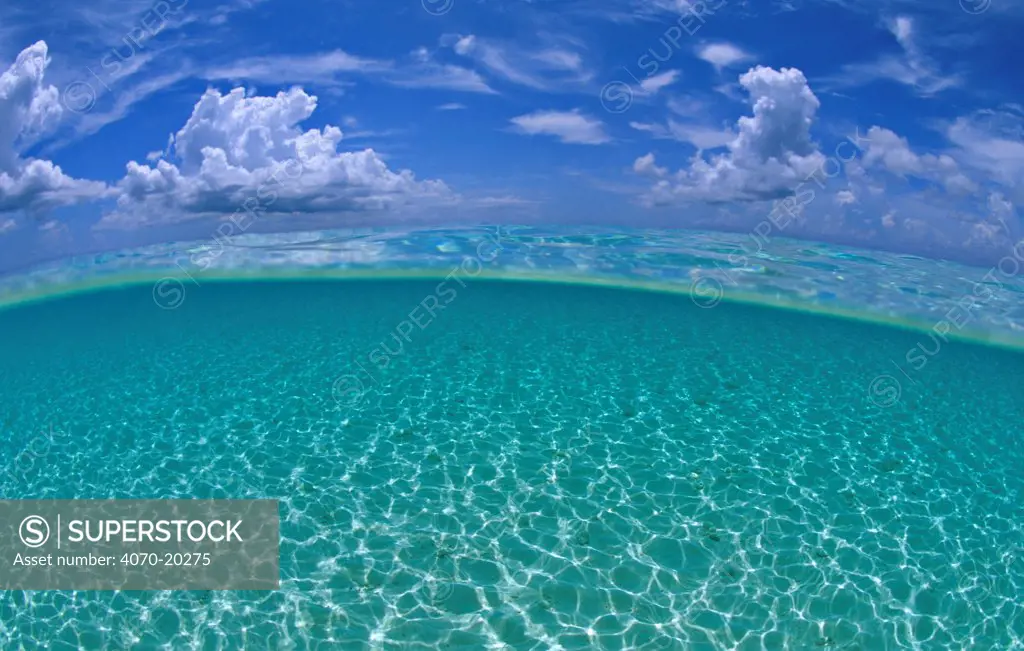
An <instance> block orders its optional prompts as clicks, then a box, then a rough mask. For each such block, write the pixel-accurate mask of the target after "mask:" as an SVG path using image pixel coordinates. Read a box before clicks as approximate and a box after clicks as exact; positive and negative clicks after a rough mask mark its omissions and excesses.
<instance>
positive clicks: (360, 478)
mask: <svg viewBox="0 0 1024 651" xmlns="http://www.w3.org/2000/svg"><path fill="white" fill-rule="evenodd" d="M436 284H437V281H434V280H432V281H410V280H403V281H381V280H373V281H333V282H300V281H293V282H257V281H252V282H232V283H216V284H210V285H207V286H204V287H202V289H201V290H200V291H196V292H194V294H193V295H192V296H190V298H189V301H187V302H186V303H185V304H183V305H182V306H181V308H180V309H177V310H173V311H161V310H157V309H154V308H153V306H152V302H151V301H152V297H151V292H150V287H149V286H148V285H146V286H142V285H140V286H132V287H127V288H120V289H112V290H107V291H100V292H95V293H89V294H78V295H71V296H65V297H63V298H60V299H55V300H52V301H46V302H38V303H32V304H27V305H23V306H19V307H16V308H13V309H9V310H6V311H4V312H0V333H2V337H0V417H2V419H3V420H2V426H3V428H4V430H5V432H6V434H5V436H4V437H3V440H2V445H3V448H4V449H3V459H5V460H6V461H7V466H6V467H5V468H4V472H3V474H2V475H0V495H2V497H4V498H7V499H21V498H37V499H51V498H52V499H57V498H61V499H71V498H183V497H184V498H252V497H270V498H277V499H280V500H281V516H282V523H281V532H282V546H281V554H282V558H281V568H282V569H281V571H282V587H281V590H279V591H277V592H271V593H258V592H253V593H244V592H150V593H147V592H132V593H129V592H124V593H112V592H4V593H0V648H3V649H25V650H35V649H40V650H41V649H46V650H57V651H71V650H73V649H104V650H105V649H140V650H151V649H152V650H157V649H203V650H205V649H210V650H225V651H227V650H233V649H260V650H262V649H268V650H270V649H273V650H281V649H294V650H303V651H304V650H314V649H315V650H327V649H353V650H356V649H360V650H361V649H367V650H370V649H373V650H389V651H391V650H401V649H409V650H414V649H445V650H450V651H453V650H457V649H515V650H520V649H522V650H532V649H536V650H548V649H565V650H569V649H616V650H619V649H638V650H639V649H642V650H650V651H654V650H665V651H667V650H679V651H683V650H692V651H723V650H727V649H728V650H742V651H754V650H794V651H796V650H801V651H804V650H807V649H836V650H839V649H842V650H846V651H853V650H859V651H887V650H890V649H891V650H896V649H927V650H933V649H934V650H945V649H949V650H962V649H985V650H989V649H992V650H996V649H998V650H1005V649H1024V642H1022V640H1024V610H1022V603H1021V598H1022V597H1021V595H1022V594H1024V559H1022V558H1021V555H1022V553H1024V513H1022V510H1024V506H1022V505H1024V501H1022V499H1021V498H1022V494H1021V490H1022V485H1024V479H1022V473H1021V468H1022V467H1024V447H1022V444H1021V423H1022V422H1024V397H1022V394H1021V392H1020V389H1021V379H1022V377H1024V355H1021V354H1019V353H1016V352H1013V351H1007V350H1000V349H996V348H987V347H982V346H979V345H975V344H968V343H960V342H949V343H948V344H946V345H945V346H944V347H943V348H942V350H941V353H940V354H938V355H936V356H935V357H934V358H932V359H931V360H930V362H929V364H928V365H927V366H926V367H925V368H924V369H922V370H921V371H920V372H919V373H918V374H917V375H916V376H915V378H914V381H915V382H916V383H917V385H916V386H915V387H914V390H913V391H907V392H906V393H905V394H904V396H903V397H902V399H901V400H900V401H898V402H897V403H896V404H894V405H891V406H889V407H888V408H881V407H879V406H877V405H876V404H874V403H872V401H871V399H870V396H869V395H868V394H867V393H866V392H865V391H864V387H865V385H866V383H867V382H868V381H869V380H870V378H871V377H873V376H874V375H875V374H877V371H878V369H879V368H884V367H885V366H886V365H887V364H888V363H889V359H890V358H891V357H892V355H893V354H894V351H896V352H899V351H904V350H906V349H908V348H910V347H912V346H913V345H915V343H916V342H917V340H918V339H919V338H920V335H918V334H915V333H913V332H910V331H903V330H898V329H892V328H886V327H882V326H877V325H871V324H865V323H858V322H853V321H847V320H841V319H838V318H831V317H822V316H819V317H813V316H808V315H806V314H799V313H795V312H788V311H783V310H777V309H768V308H764V307H758V306H749V305H740V304H728V303H723V304H721V305H719V306H717V307H716V308H715V309H711V310H707V309H700V308H699V307H698V306H696V305H694V304H693V302H692V301H691V300H690V299H689V298H688V297H687V296H683V295H672V294H662V293H650V292H636V291H626V290H622V289H612V288H598V287H583V286H568V285H553V284H537V283H507V282H491V281H482V280H474V281H471V282H468V283H467V286H466V287H465V288H462V289H460V291H459V294H458V297H457V299H456V300H455V301H453V302H452V303H451V304H450V305H449V306H448V307H447V308H446V309H445V310H443V311H441V312H438V313H437V315H436V319H435V320H434V321H432V322H431V323H430V324H429V325H428V326H427V327H425V328H423V329H421V330H420V329H417V330H416V331H414V332H413V333H412V334H411V335H410V337H409V340H408V341H403V342H402V348H401V350H400V351H399V352H397V353H395V354H393V355H391V356H390V358H389V363H388V365H387V366H386V368H381V367H380V366H379V365H377V366H375V365H373V363H372V361H370V359H369V353H370V352H371V351H373V350H375V349H378V348H379V346H380V345H381V343H382V342H384V343H388V342H390V343H389V345H390V346H391V347H392V348H394V346H396V344H397V341H395V340H392V334H393V332H394V329H395V326H396V324H397V323H399V322H400V321H401V320H403V319H406V318H407V317H408V314H409V311H410V309H411V308H412V307H414V306H416V305H418V304H420V303H421V301H422V300H423V297H424V296H427V295H429V294H431V293H433V292H434V291H435V286H436ZM351 373H365V376H366V377H365V379H366V381H365V383H364V386H365V389H364V390H362V391H361V392H359V393H358V394H356V395H355V396H353V399H351V400H345V401H339V400H338V399H337V396H336V395H335V393H336V392H335V391H334V385H335V382H336V379H337V378H338V377H340V376H344V375H346V374H351ZM39 437H43V441H44V443H43V444H42V445H40V444H39V443H38V441H39ZM26 450H31V453H28V454H26V452H25V451H26ZM11 460H16V461H17V464H12V463H11Z"/></svg>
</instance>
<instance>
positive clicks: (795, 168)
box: [642, 66, 825, 204]
mask: <svg viewBox="0 0 1024 651" xmlns="http://www.w3.org/2000/svg"><path fill="white" fill-rule="evenodd" d="M740 84H741V85H742V87H743V88H745V89H746V91H747V92H748V93H749V94H750V97H751V100H752V103H753V112H754V114H753V116H750V117H742V118H740V119H739V121H738V122H737V123H736V133H737V135H736V136H735V138H733V139H732V141H731V142H729V143H728V145H727V147H728V151H727V152H726V153H723V154H719V155H715V156H712V157H711V158H710V159H707V160H705V158H704V155H703V152H701V151H698V152H697V154H696V155H695V156H694V158H693V160H692V162H691V164H690V167H689V168H688V169H682V170H679V171H678V172H676V173H675V174H673V175H670V176H667V177H665V178H661V179H659V180H658V181H657V183H656V184H655V186H654V188H653V189H652V191H651V194H650V195H649V196H648V197H647V199H648V201H650V202H651V203H657V204H663V203H671V202H673V201H677V200H683V201H706V202H709V203H720V202H729V201H759V200H767V199H778V198H781V197H785V196H788V195H790V194H792V193H793V191H794V188H795V187H796V186H797V185H798V184H799V183H800V182H802V181H804V180H806V179H807V178H808V177H809V176H810V175H811V174H813V173H814V172H815V171H816V170H818V169H820V167H821V165H822V164H823V163H824V161H825V157H824V156H823V155H822V154H821V152H819V151H818V148H817V146H816V144H815V143H814V142H813V141H812V140H811V135H810V128H811V124H812V122H813V121H814V117H815V114H816V112H817V110H818V106H819V102H818V98H817V97H815V96H814V93H812V92H811V89H810V88H809V87H808V86H807V79H806V78H805V77H804V75H803V73H802V72H800V71H799V70H797V69H795V68H783V69H782V70H774V69H772V68H766V67H762V66H758V67H756V68H753V69H751V70H750V71H748V72H747V73H745V74H744V75H742V76H741V77H740ZM642 167H643V168H645V169H658V168H657V167H656V166H655V165H654V161H653V157H652V158H651V160H650V163H649V164H645V165H642Z"/></svg>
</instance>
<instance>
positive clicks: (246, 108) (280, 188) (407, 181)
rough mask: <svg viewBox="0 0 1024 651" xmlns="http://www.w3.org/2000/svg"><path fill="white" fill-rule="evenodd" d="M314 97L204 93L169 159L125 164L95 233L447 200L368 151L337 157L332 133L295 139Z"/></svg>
mask: <svg viewBox="0 0 1024 651" xmlns="http://www.w3.org/2000/svg"><path fill="white" fill-rule="evenodd" d="M316 105H317V99H316V97H315V96H312V95H308V94H306V92H305V91H303V90H302V89H301V88H293V89H291V90H289V91H287V92H280V93H278V94H277V95H275V96H273V97H260V96H256V97H252V96H247V95H246V92H245V90H244V89H242V88H236V89H234V90H232V91H231V92H229V93H227V94H224V95H222V94H221V93H220V92H219V91H217V90H214V89H211V90H208V91H206V93H205V94H204V95H203V96H202V98H201V99H200V100H199V101H198V103H196V105H195V108H194V110H193V112H192V116H191V117H190V118H189V119H188V121H187V122H186V123H185V126H183V127H182V128H181V129H180V130H179V131H178V132H177V133H176V134H174V136H173V137H172V140H171V144H170V146H169V148H168V157H169V158H172V159H174V162H172V161H170V160H159V161H157V162H156V163H155V164H153V165H144V164H141V163H138V162H135V161H132V162H130V163H128V165H127V174H126V175H125V177H124V178H123V179H122V180H121V181H120V182H119V184H118V189H119V190H120V191H121V196H120V197H119V198H118V207H117V210H116V211H114V212H112V213H110V214H108V215H106V216H105V217H104V218H103V220H102V221H101V226H103V227H113V226H135V225H140V224H147V223H158V222H166V221H177V220H182V219H187V218H189V217H193V216H200V215H203V214H215V213H234V212H236V211H237V210H239V209H244V210H246V211H247V212H248V213H249V214H250V215H252V216H253V217H254V218H255V217H258V216H261V215H263V214H274V213H277V214H281V213H292V212H306V213H310V212H313V213H315V212H332V211H338V212H341V211H358V210H367V209H386V208H393V207H397V206H400V205H403V204H407V203H411V202H419V201H427V200H432V199H433V200H449V199H451V198H452V196H453V195H452V194H451V192H450V190H449V189H448V187H447V186H446V185H445V184H444V183H443V182H441V181H418V180H417V179H416V178H415V177H414V175H413V173H412V172H410V171H408V170H401V171H399V172H394V171H392V170H390V169H389V168H388V167H387V165H386V164H385V163H384V161H383V160H382V159H381V158H380V156H379V155H378V154H377V153H376V152H374V151H373V150H372V149H364V150H362V151H353V152H339V151H338V145H339V143H340V142H341V139H342V132H341V130H340V129H339V128H338V127H335V126H330V125H328V126H325V127H323V128H322V129H309V130H307V131H303V130H302V129H301V128H300V127H299V124H300V123H301V122H303V121H304V120H306V119H307V118H309V117H310V116H311V115H312V114H313V111H315V110H316Z"/></svg>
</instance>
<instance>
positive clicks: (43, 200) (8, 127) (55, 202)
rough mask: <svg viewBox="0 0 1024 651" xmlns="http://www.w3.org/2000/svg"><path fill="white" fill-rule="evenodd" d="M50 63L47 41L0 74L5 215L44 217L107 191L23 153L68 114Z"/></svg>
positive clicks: (0, 177) (0, 189) (0, 200)
mask: <svg viewBox="0 0 1024 651" xmlns="http://www.w3.org/2000/svg"><path fill="white" fill-rule="evenodd" d="M49 63H50V57H49V53H48V49H47V46H46V43H45V42H44V41H39V42H37V43H35V44H33V45H30V46H29V47H27V48H25V49H24V50H22V51H21V53H20V54H18V57H17V59H16V60H15V61H14V63H13V64H12V65H11V67H10V68H8V69H7V71H6V72H4V73H3V74H0V213H4V212H18V211H25V212H28V213H32V214H36V215H38V214H39V213H41V212H43V211H45V210H47V209H50V208H55V207H59V206H66V205H70V204H74V203H77V202H79V201H85V200H90V199H95V198H97V197H100V196H103V195H104V194H105V193H106V192H107V187H106V186H105V185H104V184H103V183H98V182H95V181H84V180H79V179H73V178H71V177H69V176H67V175H66V174H64V172H63V171H62V170H61V169H60V167H58V166H57V165H54V164H53V163H52V162H51V161H48V160H40V159H36V158H23V157H22V155H21V152H22V151H24V150H25V149H26V148H28V147H29V146H31V145H33V144H34V143H36V142H37V141H38V140H39V138H40V137H42V136H44V135H46V134H47V133H49V132H51V131H52V130H53V129H54V128H55V127H56V126H57V124H58V123H59V121H60V119H61V115H62V114H63V107H62V106H61V104H60V98H59V95H58V92H57V88H56V87H55V86H52V85H47V84H46V83H45V82H44V81H43V77H44V76H45V73H46V67H47V66H48V65H49ZM5 223H6V222H5Z"/></svg>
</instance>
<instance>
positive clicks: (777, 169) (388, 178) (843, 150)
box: [0, 0, 1024, 269]
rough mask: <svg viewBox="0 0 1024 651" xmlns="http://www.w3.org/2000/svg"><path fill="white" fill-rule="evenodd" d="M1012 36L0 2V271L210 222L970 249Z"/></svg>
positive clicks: (962, 22)
mask: <svg viewBox="0 0 1024 651" xmlns="http://www.w3.org/2000/svg"><path fill="white" fill-rule="evenodd" d="M12 5H16V6H12ZM1022 26H1024V2H1020V1H1019V0H1014V1H1012V2H1011V0H960V1H959V2H958V1H957V0H931V1H930V2H927V3H925V2H917V1H913V2H910V1H902V2H880V1H878V0H859V1H858V2H847V0H784V1H766V2H762V3H757V4H753V3H746V2H740V0H708V2H705V3H692V4H691V3H688V2H686V1H685V0H604V1H601V2H594V1H588V2H583V1H577V0H532V1H529V0H502V1H497V0H381V1H379V2H372V3H371V2H358V3H357V2H351V1H346V0H333V1H330V2H328V1H326V0H309V1H306V2H286V1H284V0H235V1H234V2H233V3H232V2H228V3H225V2H223V0H221V1H218V2H206V1H204V0H157V1H155V2H154V1H150V0H146V1H144V2H140V1H136V0H116V1H115V0H97V1H96V2H91V3H73V2H64V1H61V0H36V1H35V2H32V3H6V4H5V6H3V7H0V71H6V72H3V73H2V76H0V269H10V268H14V267H19V266H23V265H25V264H27V263H30V262H32V261H37V260H44V259H50V258H53V257H57V256H61V255H68V254H73V253H80V252H91V251H100V250H107V249H112V248H121V247H126V246H133V245H137V244H146V243H151V242H156V241H167V240H179V239H206V238H209V237H210V236H211V235H212V234H213V233H214V232H216V229H217V228H222V229H223V228H225V227H223V226H222V224H224V223H225V220H226V219H231V218H232V215H234V222H228V223H230V224H232V225H230V226H228V227H227V229H228V230H222V231H221V232H222V233H227V232H233V233H238V232H243V231H244V232H256V231H286V230H299V229H306V228H320V227H332V226H334V227H342V226H397V227H400V228H404V227H408V226H417V225H424V224H431V225H435V224H457V223H465V222H472V223H481V222H483V223H495V222H506V223H507V222H512V223H541V224H564V225H587V226H588V227H590V228H594V229H598V230H599V229H600V228H602V227H610V226H628V227H645V228H647V227H653V228H701V229H718V230H728V231H736V232H751V231H756V230H758V229H760V231H761V232H762V233H766V232H768V231H767V230H766V228H765V225H766V224H770V226H769V227H768V229H770V234H769V235H768V239H769V243H768V244H767V245H766V246H769V247H770V238H771V237H777V236H788V237H800V238H808V239H815V240H822V241H829V242H838V243H846V244H854V245H859V246H867V247H872V248H884V249H890V250H898V251H907V252H911V253H918V254H924V255H932V256H938V257H946V258H953V259H958V260H963V261H971V262H977V263H984V262H987V261H990V260H993V259H998V258H1000V257H1002V256H1004V255H1006V254H1007V253H1008V252H1009V251H1010V250H1011V249H1012V247H1013V245H1014V243H1015V242H1017V241H1018V240H1019V239H1020V236H1021V233H1022V229H1021V224H1020V220H1019V215H1020V213H1019V212H1018V206H1020V205H1022V204H1024V144H1022V140H1024V139H1022V135H1024V107H1022V104H1024V78H1022V77H1021V73H1020V71H1021V67H1020V66H1021V64H1020V62H1021V61H1024V45H1022V43H1021V39H1020V37H1019V33H1020V30H1021V28H1022ZM243 206H246V207H247V208H243Z"/></svg>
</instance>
